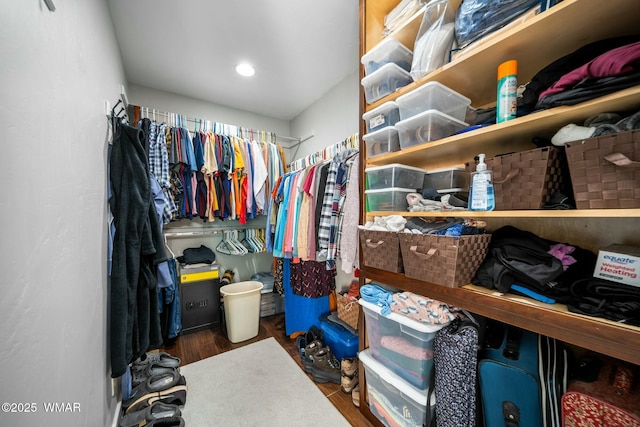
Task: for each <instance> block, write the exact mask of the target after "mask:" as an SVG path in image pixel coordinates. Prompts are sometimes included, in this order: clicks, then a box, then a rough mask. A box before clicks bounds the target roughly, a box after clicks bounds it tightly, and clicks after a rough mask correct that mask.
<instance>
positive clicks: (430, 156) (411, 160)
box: [367, 85, 640, 170]
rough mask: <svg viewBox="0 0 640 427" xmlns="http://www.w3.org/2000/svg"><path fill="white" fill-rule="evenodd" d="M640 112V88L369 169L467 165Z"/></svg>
mask: <svg viewBox="0 0 640 427" xmlns="http://www.w3.org/2000/svg"><path fill="white" fill-rule="evenodd" d="M638 108H640V85H638V86H634V87H631V88H628V89H625V90H622V91H619V92H616V93H612V94H610V95H606V96H603V97H600V98H597V99H593V100H590V101H587V102H583V103H581V104H578V105H574V106H570V107H566V106H565V107H557V108H552V109H549V110H543V111H540V112H537V113H532V114H528V115H526V116H523V117H518V118H517V119H514V120H510V121H508V122H503V123H499V124H495V125H491V126H487V127H484V128H480V129H476V130H473V131H470V132H465V133H462V134H459V135H454V136H450V137H448V138H443V139H438V140H436V141H431V142H428V143H426V144H420V145H415V146H413V147H409V148H407V149H403V150H400V151H396V152H393V153H388V154H383V155H381V156H376V157H371V158H369V159H367V164H368V165H369V166H373V165H376V166H378V165H387V164H391V163H401V164H405V165H409V166H416V167H421V168H425V169H427V170H428V169H436V168H441V167H447V166H453V165H457V164H458V165H459V164H464V163H465V162H468V161H471V160H473V156H474V155H476V154H478V153H485V154H486V155H487V157H493V156H496V155H498V154H504V153H509V152H514V151H524V150H528V149H532V148H535V146H534V145H533V143H532V142H531V141H532V139H533V138H534V137H543V138H549V139H550V138H551V137H552V136H553V135H554V134H555V132H557V130H558V129H560V128H561V127H563V126H565V125H567V124H570V123H582V122H583V121H584V120H585V119H586V118H587V117H589V116H592V115H594V114H598V113H602V112H605V111H625V110H631V109H638Z"/></svg>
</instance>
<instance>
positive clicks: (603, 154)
mask: <svg viewBox="0 0 640 427" xmlns="http://www.w3.org/2000/svg"><path fill="white" fill-rule="evenodd" d="M565 148H566V152H567V161H568V163H569V172H570V173H571V184H572V186H573V196H574V198H575V201H576V207H577V208H578V209H608V208H621V209H625V208H639V207H640V130H633V131H628V132H620V133H616V134H612V135H602V136H597V137H594V138H587V139H583V140H580V141H573V142H568V143H566V144H565Z"/></svg>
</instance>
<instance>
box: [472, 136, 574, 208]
mask: <svg viewBox="0 0 640 427" xmlns="http://www.w3.org/2000/svg"><path fill="white" fill-rule="evenodd" d="M485 162H486V164H487V169H488V170H490V171H493V188H494V194H495V198H496V208H495V209H496V210H499V211H505V210H518V209H541V208H542V206H544V204H545V203H547V202H548V201H549V200H550V198H551V196H552V195H553V194H554V193H555V192H557V191H563V189H564V186H563V182H564V178H563V168H562V165H563V158H562V152H561V151H560V150H559V149H558V148H556V147H542V148H536V149H533V150H529V151H523V152H520V153H512V154H505V155H502V156H496V157H491V158H488V159H486V160H485ZM465 166H466V169H467V171H468V172H473V171H475V163H474V162H470V163H466V164H465ZM564 172H566V171H564Z"/></svg>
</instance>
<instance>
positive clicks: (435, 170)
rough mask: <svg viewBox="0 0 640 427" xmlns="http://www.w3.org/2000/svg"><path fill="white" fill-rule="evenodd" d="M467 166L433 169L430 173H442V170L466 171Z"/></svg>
mask: <svg viewBox="0 0 640 427" xmlns="http://www.w3.org/2000/svg"><path fill="white" fill-rule="evenodd" d="M465 170H466V169H465V168H461V167H454V168H441V169H433V170H430V171H429V173H440V172H449V171H465Z"/></svg>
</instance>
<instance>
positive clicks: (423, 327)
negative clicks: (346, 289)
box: [358, 190, 446, 334]
mask: <svg viewBox="0 0 640 427" xmlns="http://www.w3.org/2000/svg"><path fill="white" fill-rule="evenodd" d="M369 191H379V190H367V191H365V193H366V192H369ZM412 191H414V190H412ZM358 303H360V305H361V306H363V307H364V308H367V309H369V310H371V311H373V312H375V313H377V314H379V315H382V307H378V306H377V305H375V304H373V303H370V302H368V301H365V300H364V299H363V298H360V299H359V300H358ZM384 317H386V318H387V319H391V320H393V321H395V322H398V323H400V324H402V325H405V326H408V327H410V328H411V329H415V330H416V331H418V332H423V333H426V334H432V333H434V332H437V331H439V330H440V329H442V328H443V327H445V326H446V325H427V324H425V323H422V322H418V321H417V320H413V319H411V318H410V317H407V316H403V315H402V314H398V313H394V312H391V313H390V314H388V315H387V316H384Z"/></svg>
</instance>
